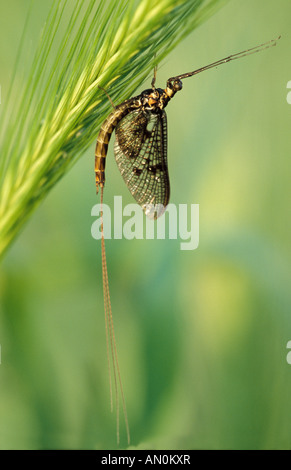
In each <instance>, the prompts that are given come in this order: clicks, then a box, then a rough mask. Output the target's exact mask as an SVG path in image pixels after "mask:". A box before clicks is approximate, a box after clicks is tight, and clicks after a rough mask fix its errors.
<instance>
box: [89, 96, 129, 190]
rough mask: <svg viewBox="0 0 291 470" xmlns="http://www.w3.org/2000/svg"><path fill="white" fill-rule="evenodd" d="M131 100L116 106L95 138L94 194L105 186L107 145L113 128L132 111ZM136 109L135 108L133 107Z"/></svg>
mask: <svg viewBox="0 0 291 470" xmlns="http://www.w3.org/2000/svg"><path fill="white" fill-rule="evenodd" d="M132 106H133V99H130V100H127V101H125V102H124V103H122V104H120V105H119V106H117V107H116V108H115V109H114V111H112V113H111V114H109V116H108V118H107V119H106V120H105V121H104V122H103V124H102V126H101V129H100V132H99V134H98V137H97V142H96V149H95V181H96V192H97V193H98V191H99V187H103V186H104V184H105V159H106V155H107V150H108V144H109V141H110V138H111V135H112V132H113V131H114V129H115V127H116V126H117V124H118V123H119V121H121V119H123V118H124V116H126V115H127V114H128V113H129V112H130V111H132ZM134 107H136V106H134Z"/></svg>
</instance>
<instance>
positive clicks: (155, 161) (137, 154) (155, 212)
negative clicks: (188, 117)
mask: <svg viewBox="0 0 291 470" xmlns="http://www.w3.org/2000/svg"><path fill="white" fill-rule="evenodd" d="M278 39H280V36H279V37H278V38H277V39H272V40H270V41H268V42H266V43H264V44H260V45H259V46H256V47H253V48H251V49H247V50H245V51H242V52H238V53H237V54H232V55H229V56H228V57H225V58H224V59H220V60H218V61H216V62H213V63H211V64H209V65H206V66H204V67H201V68H199V69H197V70H194V71H193V72H188V73H184V74H181V75H177V76H175V77H171V78H169V79H168V80H167V84H166V88H165V89H162V88H156V87H155V81H156V69H155V73H154V78H153V79H152V83H151V88H149V89H147V90H144V91H143V92H142V93H141V94H140V95H137V96H134V97H133V98H130V99H129V100H126V101H124V102H123V103H121V104H120V105H118V106H116V107H114V110H113V111H112V113H111V114H109V116H108V117H107V119H106V120H105V121H104V123H103V124H102V126H101V129H100V132H99V135H98V138H97V143H96V151H95V178H96V189H97V193H98V191H99V188H101V247H102V273H103V291H104V309H105V325H106V340H107V359H108V367H109V376H110V396H111V409H112V407H113V397H112V383H111V372H110V371H111V368H110V355H109V347H110V349H111V357H112V368H113V378H114V385H115V399H116V407H117V441H118V442H119V393H118V385H119V387H120V391H121V399H122V408H123V412H124V417H125V424H126V430H127V439H128V443H129V441H130V436H129V426H128V419H127V412H126V405H125V399H124V393H123V388H122V382H121V375H120V369H119V365H118V358H117V348H116V342H115V334H114V326H113V318H112V311H111V302H110V295H109V284H108V273H107V265H106V256H105V241H104V231H103V213H102V205H103V190H104V184H105V162H106V155H107V150H108V144H109V141H110V138H111V135H112V132H113V131H114V129H115V136H116V140H115V145H114V153H115V159H116V162H117V165H118V168H119V170H120V173H121V174H122V176H123V179H124V181H125V183H126V185H127V187H128V189H129V190H130V192H131V194H132V195H133V197H134V198H135V200H136V201H137V203H138V204H139V205H140V206H141V207H142V208H143V210H144V212H145V214H146V215H147V216H148V217H150V218H153V219H156V218H157V217H159V216H160V215H161V214H162V213H163V212H164V211H165V209H166V207H167V204H168V202H169V197H170V182H169V175H168V165H167V117H166V112H165V111H164V109H165V107H166V106H167V104H168V103H169V101H170V100H171V99H172V98H173V97H174V96H175V94H176V93H177V92H178V91H180V90H181V89H182V80H184V79H185V78H188V77H192V76H193V75H196V74H198V73H200V72H204V71H205V70H208V69H211V68H213V67H218V66H219V65H222V64H225V63H227V62H230V61H232V60H236V59H240V58H242V57H245V56H248V55H250V54H254V53H256V52H260V51H262V50H263V49H267V48H269V47H272V46H275V45H276V43H277V41H278Z"/></svg>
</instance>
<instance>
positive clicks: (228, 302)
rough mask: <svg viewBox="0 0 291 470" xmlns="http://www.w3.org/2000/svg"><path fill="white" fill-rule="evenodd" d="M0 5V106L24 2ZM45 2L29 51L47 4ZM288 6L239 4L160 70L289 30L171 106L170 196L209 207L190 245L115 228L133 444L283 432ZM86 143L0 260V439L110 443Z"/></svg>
mask: <svg viewBox="0 0 291 470" xmlns="http://www.w3.org/2000/svg"><path fill="white" fill-rule="evenodd" d="M0 4H1V17H0V38H1V40H0V83H1V89H2V102H3V99H4V97H5V90H6V89H7V86H8V83H9V77H10V72H11V68H12V66H13V63H14V59H15V56H16V51H17V47H18V43H19V40H20V37H21V32H22V29H23V24H24V20H25V15H26V11H27V8H28V4H29V1H28V0H10V1H9V2H4V0H1V1H0ZM36 4H37V5H36V10H35V12H34V14H33V25H34V27H33V28H31V31H30V34H31V50H27V54H31V53H32V51H33V44H34V42H35V41H36V39H37V38H38V36H39V32H40V29H41V27H42V24H43V21H44V19H45V17H46V13H47V10H48V6H49V5H50V4H51V2H50V1H48V0H46V1H43V2H41V4H40V2H36ZM290 17H291V4H290V1H289V0H278V1H277V2H276V3H274V2H273V1H272V2H271V1H267V2H266V1H265V0H255V1H254V0H245V1H244V2H241V1H239V0H233V1H231V2H230V3H229V4H228V5H226V7H224V8H223V9H222V10H220V11H219V12H218V13H217V14H216V15H214V16H213V17H212V18H211V19H210V20H209V21H208V22H207V23H205V24H204V25H202V26H201V27H200V28H198V29H197V30H196V31H194V32H193V33H192V34H191V35H190V36H189V37H188V38H187V39H186V40H185V41H184V42H183V43H180V45H179V46H178V47H177V48H176V50H174V52H173V53H172V54H171V55H170V56H168V57H167V59H166V60H165V61H164V63H163V64H161V65H160V68H159V70H158V77H157V84H158V86H164V84H165V82H166V79H167V78H169V77H170V76H173V75H177V74H181V73H184V72H188V71H190V70H193V69H195V68H198V67H200V66H203V65H206V64H208V63H210V62H213V61H215V60H217V59H220V58H222V57H225V56H226V55H228V54H231V53H235V52H238V51H241V50H243V49H246V48H248V47H252V46H255V45H257V44H260V43H262V42H265V41H267V40H269V39H272V38H276V37H277V36H278V35H279V34H282V39H281V41H280V42H279V44H278V46H277V47H276V48H273V49H270V50H267V51H264V52H262V53H260V54H255V55H252V56H250V57H248V58H245V59H242V60H239V61H235V62H232V63H231V64H226V65H224V66H222V67H219V68H218V69H213V70H211V71H208V72H205V73H202V74H200V75H198V76H197V77H194V78H191V79H190V78H189V79H188V80H185V82H184V87H183V91H182V92H181V93H179V94H178V95H177V97H175V99H174V100H173V101H172V102H171V103H170V105H169V107H168V109H167V114H168V128H169V151H168V159H169V170H170V177H171V202H172V203H175V204H182V203H184V204H185V203H187V204H199V205H200V244H199V247H198V249H197V250H194V251H181V250H180V240H132V241H128V240H125V239H123V240H108V241H107V257H108V270H109V277H110V289H111V301H112V308H113V315H114V318H115V329H116V336H117V342H118V350H119V361H120V366H121V374H122V377H123V382H124V389H125V395H126V402H127V408H128V417H129V423H130V429H131V437H132V447H135V448H146V449H196V448H207V449H274V448H278V449H279V448H290V446H291V419H290V416H291V400H290V391H291V365H289V364H288V363H287V360H286V357H287V353H288V350H287V348H286V345H287V342H288V341H289V340H291V318H290V303H291V302H290V287H289V282H288V281H290V270H289V266H290V225H289V220H290V163H289V161H290V147H291V145H290V121H291V105H288V103H287V101H286V96H287V92H288V90H287V88H286V86H287V82H288V81H289V80H291V65H290V47H291V38H290ZM149 84H150V80H149V81H148V82H147V83H145V84H144V85H143V86H141V88H140V90H139V91H142V90H143V89H144V88H148V86H149ZM20 86H21V83H20ZM0 112H1V106H0ZM15 138H16V139H17V135H16V136H15ZM94 146H95V144H94V143H92V146H91V149H90V151H88V152H86V154H85V155H84V156H83V158H81V159H80V160H79V161H78V162H77V164H76V165H75V167H74V168H73V169H72V170H71V171H70V173H69V174H68V175H67V176H66V177H65V178H63V180H62V181H61V182H60V183H59V184H58V185H57V187H56V188H54V189H53V191H52V192H51V194H50V195H49V197H48V198H47V199H46V200H45V201H44V203H43V204H42V205H41V206H40V207H39V208H38V210H37V211H36V212H35V213H34V215H33V217H32V218H31V220H30V221H29V223H28V224H27V225H26V227H25V229H24V230H23V231H22V233H21V235H20V236H19V237H18V239H17V240H16V242H15V243H14V245H13V246H12V247H11V249H10V250H9V252H8V253H7V255H6V258H5V259H4V261H3V263H2V266H1V273H0V293H1V305H0V308H1V316H0V343H1V365H0V447H1V448H2V449H39V448H40V449H44V448H50V449H52V448H70V449H83V448H100V449H110V448H114V447H116V437H115V436H116V434H115V416H114V415H112V414H111V413H110V404H109V385H108V372H107V360H106V344H105V329H104V313H103V294H102V276H101V257H100V243H99V242H97V241H96V240H93V239H92V237H91V224H92V223H93V220H94V219H93V218H92V216H91V209H92V206H93V205H94V204H96V202H98V199H96V195H95V187H94V174H93V162H94ZM106 175H107V185H106V191H105V199H106V201H105V202H106V203H108V204H109V205H112V204H113V196H114V195H122V197H123V203H124V204H127V203H131V202H133V200H132V198H131V196H130V194H129V192H128V190H127V188H126V187H125V185H124V182H123V180H122V178H121V176H120V175H119V172H118V169H117V166H116V164H115V162H114V157H113V146H112V144H111V145H110V150H109V158H108V162H107V173H106ZM121 421H123V420H121ZM121 436H122V439H121V441H122V445H124V446H125V445H126V439H125V438H126V435H125V431H124V428H122V429H121Z"/></svg>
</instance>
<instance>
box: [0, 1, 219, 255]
mask: <svg viewBox="0 0 291 470" xmlns="http://www.w3.org/2000/svg"><path fill="white" fill-rule="evenodd" d="M225 1H226V0H151V1H148V0H139V1H138V0H110V1H109V2H108V1H106V0H100V1H99V2H97V1H96V0H88V1H87V2H80V1H77V0H74V1H73V0H70V2H68V0H55V1H54V2H53V6H52V8H51V11H50V13H49V16H48V19H47V21H46V24H45V26H44V29H43V32H42V36H41V39H40V41H39V44H38V45H37V48H36V52H35V56H34V58H33V61H32V64H31V71H30V73H29V75H28V78H27V82H26V84H25V83H24V84H22V87H21V90H22V91H21V93H19V95H17V96H15V91H14V90H15V88H16V87H14V88H13V86H14V81H13V80H12V84H11V91H12V90H13V93H12V92H11V93H10V94H8V96H6V97H5V96H3V98H2V101H3V105H2V106H5V112H4V113H2V115H1V131H0V146H1V147H0V149H1V153H0V155H1V158H0V185H1V189H0V256H1V255H3V253H4V252H5V250H6V249H7V248H8V246H9V245H10V243H11V242H12V241H13V239H14V238H15V236H16V235H17V234H18V232H19V230H20V229H21V227H22V226H23V224H24V222H25V221H26V220H27V219H28V218H29V216H30V214H31V213H32V211H33V210H34V209H35V208H36V207H37V205H38V204H39V203H40V201H41V200H42V199H43V198H44V197H45V195H46V194H47V193H48V191H49V190H50V189H51V188H52V187H53V186H54V185H55V184H56V182H57V181H58V180H59V179H60V178H61V177H62V176H63V175H64V173H65V172H66V171H68V169H69V168H70V166H71V165H72V164H73V163H74V162H75V161H76V159H77V158H78V157H79V156H80V155H81V154H82V153H83V152H84V150H85V149H86V148H87V147H88V146H89V145H91V144H92V142H93V141H94V140H95V139H96V137H97V133H98V129H99V127H100V124H101V123H102V121H103V120H104V119H105V118H106V115H107V114H108V112H109V110H110V106H111V105H110V102H109V101H108V98H107V97H106V95H105V93H104V92H103V91H102V90H101V89H100V88H99V87H104V88H106V89H108V88H109V86H110V95H111V97H112V98H113V100H114V101H115V102H118V103H120V102H121V101H122V100H125V99H127V98H129V97H130V95H132V93H133V92H134V90H135V89H136V88H137V87H138V86H139V84H140V83H141V82H142V81H143V80H144V79H145V78H146V77H147V76H148V75H149V74H150V73H151V72H152V70H153V68H154V64H155V61H157V60H158V61H159V62H160V61H161V60H162V59H163V58H164V57H165V56H166V55H167V54H168V53H169V52H170V51H171V50H172V49H173V48H174V47H175V46H176V45H177V43H178V42H179V41H181V39H183V38H184V37H185V36H186V35H187V34H189V33H190V32H191V31H193V29H194V28H195V27H197V26H198V25H199V24H200V23H201V22H202V21H204V20H205V19H206V18H207V17H208V16H209V15H210V14H212V13H213V11H214V10H215V9H217V7H219V6H221V5H222V4H224V3H225ZM32 8H33V6H32ZM25 35H27V31H26V33H25ZM19 58H21V51H20V55H19V57H18V59H19ZM155 58H156V59H155ZM18 59H17V60H18ZM16 72H17V68H16V71H15V73H14V80H15V77H17V73H16ZM12 96H13V99H12ZM92 181H94V155H92ZM92 188H93V186H92Z"/></svg>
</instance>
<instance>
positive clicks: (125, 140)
mask: <svg viewBox="0 0 291 470" xmlns="http://www.w3.org/2000/svg"><path fill="white" fill-rule="evenodd" d="M114 153H115V159H116V162H117V165H118V168H119V170H120V173H121V174H122V176H123V179H124V181H125V183H126V185H127V187H128V189H129V190H130V192H131V194H132V195H133V197H134V198H135V200H136V201H137V203H138V204H140V205H141V207H142V208H143V210H144V211H145V214H146V215H147V216H148V217H149V218H157V217H159V216H160V215H161V214H162V213H163V212H164V211H165V209H166V206H167V204H168V202H169V196H170V182H169V175H168V165H167V116H166V113H165V111H162V112H161V113H160V114H153V113H147V112H146V111H144V110H142V109H139V110H136V111H132V112H131V113H129V114H128V115H127V116H125V117H124V118H123V119H122V120H121V121H120V122H119V124H118V125H117V127H116V140H115V145H114Z"/></svg>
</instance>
